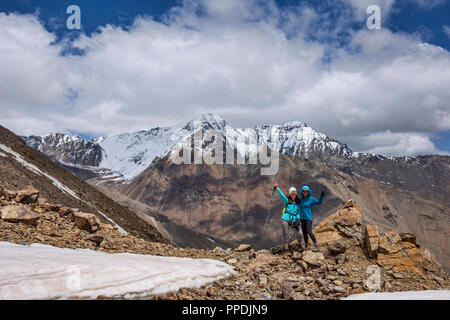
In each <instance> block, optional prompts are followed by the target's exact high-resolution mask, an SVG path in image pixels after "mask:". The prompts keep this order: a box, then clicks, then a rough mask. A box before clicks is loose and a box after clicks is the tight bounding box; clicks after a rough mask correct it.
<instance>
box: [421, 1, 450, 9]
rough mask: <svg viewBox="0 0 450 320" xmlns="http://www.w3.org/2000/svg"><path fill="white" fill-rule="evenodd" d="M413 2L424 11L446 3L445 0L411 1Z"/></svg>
mask: <svg viewBox="0 0 450 320" xmlns="http://www.w3.org/2000/svg"><path fill="white" fill-rule="evenodd" d="M413 1H414V2H415V3H417V5H418V6H419V7H421V8H425V9H431V8H435V7H438V6H440V5H442V4H444V3H445V2H447V0H413Z"/></svg>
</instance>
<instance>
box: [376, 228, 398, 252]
mask: <svg viewBox="0 0 450 320" xmlns="http://www.w3.org/2000/svg"><path fill="white" fill-rule="evenodd" d="M400 241H402V238H400V234H399V233H398V232H394V231H390V232H388V233H386V235H382V236H380V238H379V244H378V247H379V248H378V251H379V252H380V253H384V254H393V253H396V252H398V251H400V250H401V246H399V245H398V243H399V242H400Z"/></svg>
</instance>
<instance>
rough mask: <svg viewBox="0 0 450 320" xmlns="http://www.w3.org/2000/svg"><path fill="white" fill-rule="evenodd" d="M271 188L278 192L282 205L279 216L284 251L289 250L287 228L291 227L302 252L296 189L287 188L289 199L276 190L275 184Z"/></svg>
mask: <svg viewBox="0 0 450 320" xmlns="http://www.w3.org/2000/svg"><path fill="white" fill-rule="evenodd" d="M273 188H274V189H275V190H277V191H278V194H279V195H280V198H281V200H282V201H283V203H284V210H283V215H282V216H281V231H282V233H283V242H284V249H285V250H288V248H289V243H288V242H289V241H290V239H288V230H289V227H291V228H293V229H294V230H295V235H296V237H297V241H298V244H299V246H300V250H303V248H302V236H301V235H300V198H299V197H298V195H297V189H295V188H294V187H291V188H289V197H286V196H285V195H284V193H283V192H282V191H281V190H280V188H278V185H277V184H275V186H274V187H273Z"/></svg>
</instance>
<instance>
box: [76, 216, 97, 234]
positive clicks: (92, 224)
mask: <svg viewBox="0 0 450 320" xmlns="http://www.w3.org/2000/svg"><path fill="white" fill-rule="evenodd" d="M73 221H74V222H75V225H76V226H77V227H78V228H80V229H81V230H84V231H87V232H90V233H93V232H95V231H97V230H99V229H100V219H99V218H98V217H97V216H96V215H93V214H90V213H84V212H74V213H73Z"/></svg>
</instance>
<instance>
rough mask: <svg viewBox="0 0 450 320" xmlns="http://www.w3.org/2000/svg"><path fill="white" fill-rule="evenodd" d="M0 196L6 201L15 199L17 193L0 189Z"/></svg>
mask: <svg viewBox="0 0 450 320" xmlns="http://www.w3.org/2000/svg"><path fill="white" fill-rule="evenodd" d="M0 195H2V196H4V197H5V198H6V199H7V200H12V199H15V198H16V197H17V192H15V191H11V190H8V189H1V192H0Z"/></svg>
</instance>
